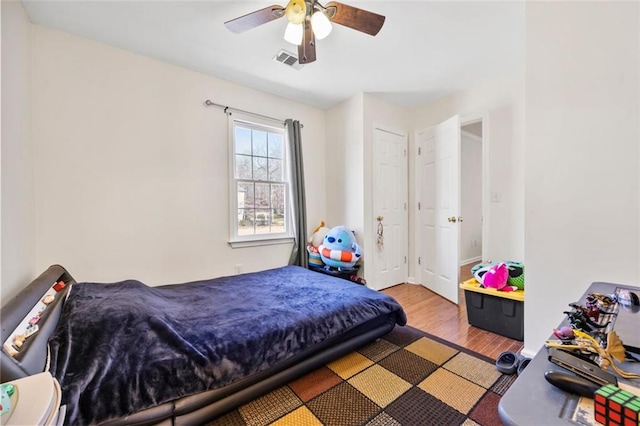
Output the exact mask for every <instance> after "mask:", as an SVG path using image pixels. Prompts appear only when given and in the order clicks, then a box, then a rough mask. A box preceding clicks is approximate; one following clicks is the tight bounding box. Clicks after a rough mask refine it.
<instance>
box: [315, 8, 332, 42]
mask: <svg viewBox="0 0 640 426" xmlns="http://www.w3.org/2000/svg"><path fill="white" fill-rule="evenodd" d="M311 28H312V29H313V35H315V37H316V39H318V40H322V39H323V38H325V37H326V36H328V35H329V34H330V33H331V30H332V29H333V26H332V25H331V21H329V18H327V15H325V14H324V12H323V11H322V10H316V11H315V12H314V13H313V15H311Z"/></svg>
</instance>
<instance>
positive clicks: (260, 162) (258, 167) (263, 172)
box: [253, 157, 269, 180]
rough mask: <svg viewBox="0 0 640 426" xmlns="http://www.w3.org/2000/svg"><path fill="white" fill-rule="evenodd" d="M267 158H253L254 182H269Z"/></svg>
mask: <svg viewBox="0 0 640 426" xmlns="http://www.w3.org/2000/svg"><path fill="white" fill-rule="evenodd" d="M268 178H269V174H268V173H267V159H266V157H253V180H268Z"/></svg>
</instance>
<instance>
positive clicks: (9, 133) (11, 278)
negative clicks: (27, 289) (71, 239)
mask: <svg viewBox="0 0 640 426" xmlns="http://www.w3.org/2000/svg"><path fill="white" fill-rule="evenodd" d="M0 7H1V15H2V89H1V92H2V133H1V138H2V144H1V158H2V160H1V165H0V168H1V182H2V190H1V205H2V208H1V211H0V215H1V216H0V219H1V220H0V222H1V223H2V226H1V231H0V234H1V239H0V248H1V250H0V252H1V253H2V254H1V255H0V269H1V280H0V282H1V286H2V301H3V303H4V302H5V301H6V300H7V299H8V298H10V297H13V296H15V294H16V293H17V292H18V291H19V290H20V289H21V288H22V287H24V286H25V285H26V284H28V283H29V282H30V281H31V280H32V279H33V278H35V276H36V275H37V274H39V272H41V271H37V270H36V262H35V251H34V250H35V232H34V228H33V219H34V193H33V178H32V175H33V149H32V143H31V132H30V126H31V111H30V108H31V99H30V98H31V94H30V82H29V77H30V68H31V51H30V48H29V44H30V37H31V35H30V27H31V23H30V22H29V18H28V17H27V15H26V13H25V11H24V8H23V7H22V3H20V2H13V1H2V2H1V6H0Z"/></svg>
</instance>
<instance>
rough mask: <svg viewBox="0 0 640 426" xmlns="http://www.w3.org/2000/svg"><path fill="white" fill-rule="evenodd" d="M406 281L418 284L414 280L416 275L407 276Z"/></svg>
mask: <svg viewBox="0 0 640 426" xmlns="http://www.w3.org/2000/svg"><path fill="white" fill-rule="evenodd" d="M407 283H408V284H418V283H417V282H416V277H407Z"/></svg>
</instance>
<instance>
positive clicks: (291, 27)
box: [284, 22, 304, 46]
mask: <svg viewBox="0 0 640 426" xmlns="http://www.w3.org/2000/svg"><path fill="white" fill-rule="evenodd" d="M303 33H304V26H303V25H302V24H294V23H293V22H289V23H288V24H287V28H286V29H285V30H284V39H285V40H286V41H288V42H289V43H291V44H295V45H297V46H299V45H301V44H302V34H303Z"/></svg>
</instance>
